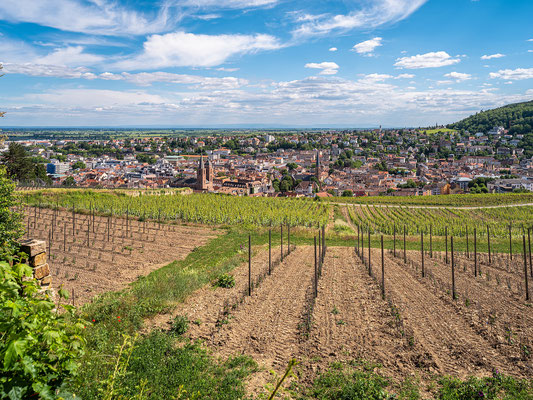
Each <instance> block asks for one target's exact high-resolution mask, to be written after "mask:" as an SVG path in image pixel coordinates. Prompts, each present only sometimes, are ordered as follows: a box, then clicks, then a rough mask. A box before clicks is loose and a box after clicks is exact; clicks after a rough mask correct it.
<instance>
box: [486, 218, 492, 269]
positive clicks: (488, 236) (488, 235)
mask: <svg viewBox="0 0 533 400" xmlns="http://www.w3.org/2000/svg"><path fill="white" fill-rule="evenodd" d="M487 245H488V247H489V264H492V261H491V256H490V231H489V226H488V225H487Z"/></svg>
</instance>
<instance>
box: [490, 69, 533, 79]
mask: <svg viewBox="0 0 533 400" xmlns="http://www.w3.org/2000/svg"><path fill="white" fill-rule="evenodd" d="M489 77H490V78H492V79H496V78H499V79H505V80H508V81H519V80H522V79H531V78H533V68H517V69H500V70H499V71H498V72H491V73H490V74H489Z"/></svg>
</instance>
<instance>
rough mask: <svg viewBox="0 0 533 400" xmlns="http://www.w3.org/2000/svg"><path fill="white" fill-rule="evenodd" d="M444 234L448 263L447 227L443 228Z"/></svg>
mask: <svg viewBox="0 0 533 400" xmlns="http://www.w3.org/2000/svg"><path fill="white" fill-rule="evenodd" d="M444 236H445V239H446V264H448V227H445V228H444Z"/></svg>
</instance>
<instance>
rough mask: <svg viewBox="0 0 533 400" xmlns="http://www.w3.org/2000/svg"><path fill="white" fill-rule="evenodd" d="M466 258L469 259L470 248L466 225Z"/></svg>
mask: <svg viewBox="0 0 533 400" xmlns="http://www.w3.org/2000/svg"><path fill="white" fill-rule="evenodd" d="M466 257H467V258H470V248H469V244H468V225H467V226H466Z"/></svg>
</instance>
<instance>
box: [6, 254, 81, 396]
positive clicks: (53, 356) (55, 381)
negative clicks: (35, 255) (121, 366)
mask: <svg viewBox="0 0 533 400" xmlns="http://www.w3.org/2000/svg"><path fill="white" fill-rule="evenodd" d="M12 265H13V266H12ZM32 272H33V271H32V269H31V268H30V267H29V266H28V265H26V264H22V263H20V262H17V261H15V262H13V260H11V263H10V262H7V261H0V330H1V331H2V335H0V360H2V361H3V365H2V367H1V369H0V370H1V374H0V398H2V399H4V398H10V399H12V400H15V399H25V398H30V397H35V398H42V399H53V398H56V396H55V391H57V390H59V389H60V388H61V387H62V385H63V383H64V381H65V380H66V379H67V378H70V377H72V376H74V375H75V374H76V372H77V369H78V359H79V358H80V357H81V356H82V354H83V353H84V350H83V349H84V344H85V341H84V339H83V338H82V336H81V334H82V331H83V329H84V328H85V322H84V321H82V320H80V319H75V317H74V313H73V312H74V308H73V307H72V306H67V305H63V306H62V308H63V309H64V310H65V311H66V312H63V313H60V312H57V311H56V310H55V308H56V305H55V304H54V302H53V301H52V299H50V297H49V295H48V294H47V293H45V294H43V293H39V290H40V287H39V285H38V283H37V281H36V280H35V279H33V278H32ZM60 296H64V297H66V293H64V292H63V291H60Z"/></svg>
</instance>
